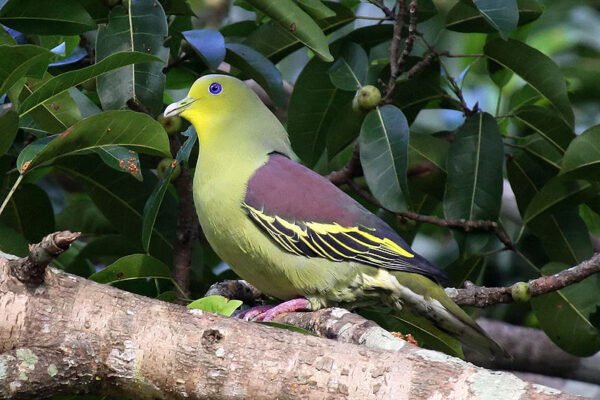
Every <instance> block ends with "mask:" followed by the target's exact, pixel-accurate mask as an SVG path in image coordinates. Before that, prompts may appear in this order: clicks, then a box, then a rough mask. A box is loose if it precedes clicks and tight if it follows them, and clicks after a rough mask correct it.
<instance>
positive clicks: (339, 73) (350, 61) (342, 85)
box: [329, 43, 369, 91]
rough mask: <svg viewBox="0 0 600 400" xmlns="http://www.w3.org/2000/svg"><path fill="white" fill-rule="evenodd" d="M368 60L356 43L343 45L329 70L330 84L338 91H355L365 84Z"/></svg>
mask: <svg viewBox="0 0 600 400" xmlns="http://www.w3.org/2000/svg"><path fill="white" fill-rule="evenodd" d="M368 66H369V59H368V57H367V53H366V52H365V51H364V50H363V48H362V47H360V46H359V45H357V44H356V43H345V44H344V45H343V47H342V50H341V51H340V54H339V56H337V57H336V60H335V62H334V63H333V65H332V66H331V67H330V68H329V77H330V78H331V83H333V85H334V86H335V87H337V88H338V89H342V90H350V91H356V90H358V89H360V88H361V87H362V86H363V85H365V83H366V79H367V68H368Z"/></svg>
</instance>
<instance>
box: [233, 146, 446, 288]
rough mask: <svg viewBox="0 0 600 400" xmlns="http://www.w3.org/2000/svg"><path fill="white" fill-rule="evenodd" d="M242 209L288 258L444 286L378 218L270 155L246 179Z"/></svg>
mask: <svg viewBox="0 0 600 400" xmlns="http://www.w3.org/2000/svg"><path fill="white" fill-rule="evenodd" d="M242 207H243V208H244V209H245V210H246V212H247V214H248V216H249V217H250V218H251V219H252V221H253V222H254V223H255V224H256V226H258V227H259V228H260V229H261V230H262V231H263V232H265V233H266V234H267V235H269V237H270V238H271V239H272V240H273V241H274V242H275V243H277V244H278V245H279V246H280V247H281V248H282V249H284V250H285V251H287V252H289V253H293V254H296V255H299V256H304V257H321V258H326V259H329V260H331V261H356V262H359V263H363V264H366V265H371V266H374V267H381V268H387V269H390V270H397V271H407V272H415V273H419V274H422V275H425V276H427V277H429V278H431V279H433V280H435V281H438V282H443V281H445V280H446V277H445V275H444V273H443V272H442V271H440V270H439V269H438V268H436V267H435V266H433V265H432V264H430V263H429V262H428V261H427V260H426V259H424V258H423V257H421V256H419V255H418V254H416V253H415V252H414V251H413V250H412V249H411V248H410V247H409V246H408V244H406V242H405V241H404V240H402V238H401V237H400V236H399V235H398V234H397V233H396V232H395V231H394V230H393V229H392V228H391V227H390V226H389V225H387V224H386V223H385V222H384V221H382V220H381V219H380V218H379V217H377V216H376V215H374V214H373V213H371V212H370V211H368V210H367V209H365V208H364V207H362V206H361V205H360V204H359V203H358V202H356V201H355V200H354V199H352V198H351V197H350V196H348V195H347V194H346V193H344V192H343V191H341V190H340V189H338V188H337V187H336V186H335V185H333V184H332V183H331V182H329V181H328V180H327V179H325V178H324V177H322V176H321V175H319V174H317V173H315V172H313V171H311V170H310V169H308V168H306V167H304V166H302V165H300V164H298V163H296V162H294V161H292V160H290V159H288V158H287V157H285V156H283V155H281V154H277V153H274V154H271V155H270V157H269V160H268V161H267V163H265V164H264V165H263V166H261V167H260V168H259V169H258V170H257V171H256V172H255V174H254V175H253V176H252V177H251V178H250V180H249V181H248V187H247V190H246V196H245V199H244V203H243V204H242Z"/></svg>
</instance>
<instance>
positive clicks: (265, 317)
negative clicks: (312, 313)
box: [236, 298, 311, 322]
mask: <svg viewBox="0 0 600 400" xmlns="http://www.w3.org/2000/svg"><path fill="white" fill-rule="evenodd" d="M310 309H311V308H310V302H309V301H308V300H307V299H304V298H300V299H293V300H288V301H285V302H283V303H281V304H278V305H276V306H270V305H269V306H256V307H252V308H249V309H248V310H245V311H242V312H241V313H239V314H238V315H237V316H236V318H239V319H243V320H244V321H255V322H269V321H272V320H274V319H275V318H276V317H277V316H278V315H281V314H286V313H290V312H295V311H308V310H310Z"/></svg>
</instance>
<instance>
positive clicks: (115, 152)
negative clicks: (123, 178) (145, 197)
mask: <svg viewBox="0 0 600 400" xmlns="http://www.w3.org/2000/svg"><path fill="white" fill-rule="evenodd" d="M96 153H97V154H98V155H99V156H100V158H101V159H102V161H104V164H106V165H108V166H109V167H111V168H112V169H114V170H117V171H121V172H125V173H127V174H130V175H131V176H133V177H134V178H135V179H137V180H139V181H141V180H142V170H141V167H140V157H139V155H138V154H137V153H136V152H135V151H133V150H130V149H128V148H127V147H122V146H106V147H100V148H98V149H96Z"/></svg>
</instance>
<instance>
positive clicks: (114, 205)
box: [54, 155, 177, 263]
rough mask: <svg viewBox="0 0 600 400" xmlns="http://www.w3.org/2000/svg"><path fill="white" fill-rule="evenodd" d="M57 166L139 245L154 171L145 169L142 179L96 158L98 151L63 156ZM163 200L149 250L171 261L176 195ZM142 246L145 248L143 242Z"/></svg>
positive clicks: (117, 226) (154, 179)
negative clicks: (90, 153)
mask: <svg viewBox="0 0 600 400" xmlns="http://www.w3.org/2000/svg"><path fill="white" fill-rule="evenodd" d="M54 168H55V169H56V170H57V171H58V172H62V173H63V174H66V175H68V176H69V177H71V178H74V179H76V180H77V181H79V182H81V183H82V184H83V185H84V187H85V190H86V193H88V194H89V196H90V198H91V199H92V201H93V202H94V204H95V205H96V206H97V207H98V209H99V210H100V211H101V212H102V214H103V215H104V216H105V217H106V218H107V219H108V220H109V221H110V222H111V224H112V225H113V226H114V228H115V229H116V230H118V231H119V232H121V233H122V234H123V236H125V237H126V238H130V239H129V240H130V241H132V243H133V244H135V245H137V246H139V239H138V238H140V237H141V235H142V226H143V219H144V214H143V210H144V205H145V203H146V200H147V199H148V197H149V196H150V194H151V193H152V191H153V190H154V188H155V187H156V183H157V178H156V176H155V175H154V174H152V173H148V172H146V173H144V180H143V181H141V182H140V181H137V180H135V179H133V178H131V176H130V175H128V174H123V173H120V172H117V171H115V170H113V169H112V168H109V167H107V166H106V165H105V164H103V163H99V162H97V159H96V156H95V155H93V156H91V155H89V156H78V157H70V158H63V159H61V160H60V161H58V162H56V164H55V167H54ZM163 204H164V206H163V207H162V208H161V210H160V212H159V214H158V217H157V220H156V223H155V224H154V227H153V237H152V241H151V246H150V254H151V255H153V256H155V257H157V258H159V259H160V260H162V261H163V262H167V263H171V262H172V257H173V240H174V236H175V223H176V220H177V214H176V212H177V204H176V199H175V197H174V196H173V195H170V194H169V192H167V194H166V195H165V197H164V199H163ZM139 250H140V251H142V250H143V249H142V248H141V246H139Z"/></svg>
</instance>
